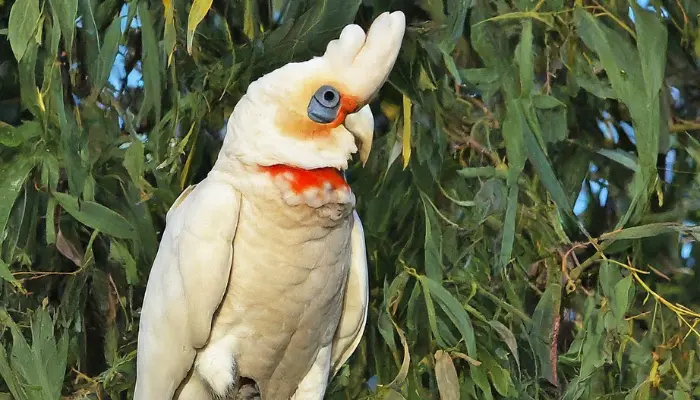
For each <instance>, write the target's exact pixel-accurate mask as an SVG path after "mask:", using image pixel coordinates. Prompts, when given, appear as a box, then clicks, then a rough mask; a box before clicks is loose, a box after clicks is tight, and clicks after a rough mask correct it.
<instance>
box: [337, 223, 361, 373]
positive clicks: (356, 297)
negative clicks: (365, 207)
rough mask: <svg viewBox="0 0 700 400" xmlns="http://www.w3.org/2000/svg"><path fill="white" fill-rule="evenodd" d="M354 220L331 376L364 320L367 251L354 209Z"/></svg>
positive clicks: (353, 344) (355, 343)
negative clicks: (348, 268) (348, 271)
mask: <svg viewBox="0 0 700 400" xmlns="http://www.w3.org/2000/svg"><path fill="white" fill-rule="evenodd" d="M353 218H354V220H355V222H354V226H353V229H352V236H351V240H350V243H351V246H352V250H351V252H352V253H351V254H352V257H351V262H350V273H349V275H348V282H347V285H346V289H345V298H344V299H343V313H342V315H341V316H340V323H339V324H338V329H337V330H336V333H335V337H334V338H333V345H332V351H331V376H330V377H329V380H330V379H332V378H333V377H334V376H335V374H336V373H337V372H338V370H339V369H340V367H341V366H342V365H343V364H344V363H345V361H347V360H348V358H350V355H352V353H353V352H354V351H355V349H356V348H357V346H358V345H359V344H360V340H361V339H362V333H363V332H364V330H365V324H366V322H367V307H368V305H369V282H368V277H367V274H368V273H367V253H366V248H365V234H364V230H363V229H362V222H361V221H360V217H359V216H358V215H357V212H353Z"/></svg>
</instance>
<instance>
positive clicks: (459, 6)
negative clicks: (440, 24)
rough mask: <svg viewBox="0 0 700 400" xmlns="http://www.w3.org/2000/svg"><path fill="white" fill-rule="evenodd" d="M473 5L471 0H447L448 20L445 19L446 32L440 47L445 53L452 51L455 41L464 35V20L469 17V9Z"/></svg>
mask: <svg viewBox="0 0 700 400" xmlns="http://www.w3.org/2000/svg"><path fill="white" fill-rule="evenodd" d="M471 5H472V2H471V0H447V21H445V27H444V29H445V33H444V34H443V35H442V41H441V43H440V47H441V49H443V51H444V52H445V53H450V52H451V51H452V48H453V47H454V42H455V41H456V40H457V39H458V38H460V37H462V34H463V32H464V20H465V19H466V18H467V11H469V7H471Z"/></svg>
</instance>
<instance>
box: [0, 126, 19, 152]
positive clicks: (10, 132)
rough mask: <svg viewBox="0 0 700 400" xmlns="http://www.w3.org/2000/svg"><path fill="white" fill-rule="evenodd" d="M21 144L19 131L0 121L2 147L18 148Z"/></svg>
mask: <svg viewBox="0 0 700 400" xmlns="http://www.w3.org/2000/svg"><path fill="white" fill-rule="evenodd" d="M20 144H22V138H21V137H20V136H19V135H18V134H17V129H16V128H15V127H14V126H12V125H8V124H6V123H4V122H2V121H0V145H3V146H5V147H17V146H19V145H20Z"/></svg>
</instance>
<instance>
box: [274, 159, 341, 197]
mask: <svg viewBox="0 0 700 400" xmlns="http://www.w3.org/2000/svg"><path fill="white" fill-rule="evenodd" d="M260 169H261V170H262V171H264V172H265V173H267V174H268V175H269V176H270V177H271V178H272V179H280V178H281V179H282V180H284V181H286V182H288V183H289V188H290V190H292V191H293V192H295V193H296V194H299V195H303V194H304V192H306V191H309V190H311V191H313V190H318V191H325V190H349V187H348V184H347V182H346V181H345V178H344V177H343V175H342V173H341V172H340V171H339V170H337V169H335V168H315V169H304V168H298V167H292V166H289V165H283V164H278V165H270V166H265V167H260Z"/></svg>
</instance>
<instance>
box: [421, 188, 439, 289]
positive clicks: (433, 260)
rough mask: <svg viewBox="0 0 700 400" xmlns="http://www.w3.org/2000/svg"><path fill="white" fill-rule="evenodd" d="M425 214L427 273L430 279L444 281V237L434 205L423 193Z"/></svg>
mask: <svg viewBox="0 0 700 400" xmlns="http://www.w3.org/2000/svg"><path fill="white" fill-rule="evenodd" d="M421 200H422V202H423V211H424V213H425V248H424V251H425V272H426V274H427V275H428V277H430V279H435V280H442V235H441V233H440V225H439V224H438V221H437V216H436V215H435V211H434V210H433V205H432V204H431V203H430V201H429V200H428V199H427V196H426V195H425V194H424V193H423V192H421Z"/></svg>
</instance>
